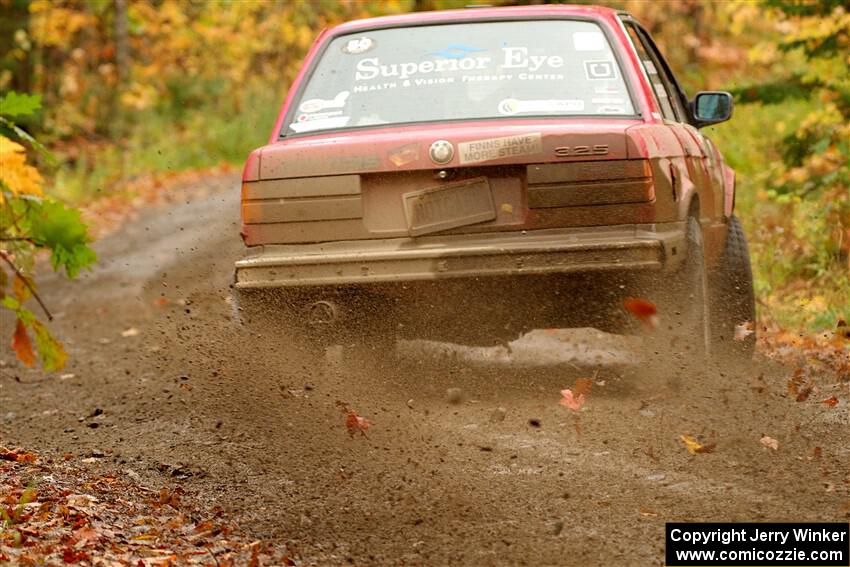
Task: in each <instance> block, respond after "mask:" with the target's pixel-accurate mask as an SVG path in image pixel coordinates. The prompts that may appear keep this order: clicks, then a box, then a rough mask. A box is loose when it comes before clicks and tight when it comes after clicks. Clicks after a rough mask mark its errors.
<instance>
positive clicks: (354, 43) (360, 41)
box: [342, 37, 375, 55]
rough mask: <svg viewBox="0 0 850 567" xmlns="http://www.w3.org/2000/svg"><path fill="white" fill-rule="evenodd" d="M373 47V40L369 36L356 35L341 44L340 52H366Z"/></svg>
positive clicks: (350, 53)
mask: <svg viewBox="0 0 850 567" xmlns="http://www.w3.org/2000/svg"><path fill="white" fill-rule="evenodd" d="M374 48H375V40H374V39H372V38H371V37H358V38H355V39H349V40H348V41H346V42H345V45H343V46H342V52H343V53H348V54H349V55H357V54H358V53H366V52H367V51H369V50H370V49H374Z"/></svg>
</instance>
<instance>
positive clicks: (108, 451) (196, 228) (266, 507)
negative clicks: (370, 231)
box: [0, 177, 850, 565]
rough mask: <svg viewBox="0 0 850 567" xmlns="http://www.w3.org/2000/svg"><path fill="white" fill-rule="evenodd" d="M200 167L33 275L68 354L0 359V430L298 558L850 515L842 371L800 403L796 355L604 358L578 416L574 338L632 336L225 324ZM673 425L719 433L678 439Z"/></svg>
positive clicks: (563, 549) (402, 560)
mask: <svg viewBox="0 0 850 567" xmlns="http://www.w3.org/2000/svg"><path fill="white" fill-rule="evenodd" d="M207 182H208V183H209V185H210V186H211V187H212V188H213V190H212V191H211V194H210V195H209V196H207V197H205V198H203V199H201V200H198V201H194V202H188V203H185V204H181V205H179V206H173V207H171V208H157V209H152V210H149V211H147V212H145V213H143V214H142V215H141V216H140V217H139V218H138V219H136V220H134V221H132V222H130V223H128V224H126V226H124V227H123V228H122V229H121V230H120V231H118V232H116V233H114V234H112V235H111V236H109V237H107V238H105V239H104V240H102V241H100V242H99V243H98V245H97V249H98V252H99V255H100V263H99V265H98V267H97V269H96V270H95V271H93V272H92V273H90V274H88V275H86V276H84V277H82V278H80V279H79V280H78V281H75V282H67V281H64V280H61V279H59V278H55V277H47V278H46V279H44V283H43V284H42V290H43V292H44V295H45V296H46V297H47V298H48V302H49V303H50V305H51V307H52V310H53V311H54V312H55V313H56V315H57V317H56V321H55V322H54V329H55V330H56V331H57V332H58V334H59V335H60V336H61V337H62V338H63V340H64V342H65V343H66V345H67V348H68V351H69V354H70V355H71V360H70V362H69V365H68V367H67V368H66V369H65V370H63V371H62V372H61V373H57V374H53V375H50V376H47V377H45V376H44V375H43V374H41V373H39V372H38V371H34V370H26V369H23V368H20V367H19V366H18V365H17V363H16V362H15V361H14V360H13V359H12V356H11V354H10V352H9V351H3V352H2V353H0V356H2V357H5V360H4V361H2V367H0V371H2V375H0V442H2V443H0V444H5V445H16V444H18V445H22V446H25V447H28V448H29V449H32V450H38V451H46V452H55V453H57V454H62V453H65V452H71V453H74V454H75V455H78V456H83V457H94V459H93V461H94V462H93V463H92V464H91V466H92V467H101V468H102V469H104V470H110V471H116V472H117V473H118V474H123V475H128V476H129V477H130V478H132V479H136V480H138V481H139V482H141V483H144V484H145V485H147V486H150V487H152V488H158V487H160V486H163V485H165V484H180V485H181V486H182V487H183V489H184V490H185V492H186V494H187V497H188V498H192V499H194V500H195V501H197V502H199V503H200V504H202V505H210V506H221V507H222V508H223V509H224V510H225V511H227V513H229V514H231V515H232V516H233V517H234V518H235V519H236V521H237V523H238V524H239V525H240V526H241V528H242V529H243V530H245V531H247V532H248V533H250V534H252V536H254V537H256V538H258V539H264V540H271V541H273V542H274V543H275V544H277V545H281V546H287V547H288V548H289V549H290V550H291V552H292V554H293V555H294V556H297V557H299V558H300V559H301V561H302V562H303V564H305V565H310V564H318V565H335V564H351V563H354V564H357V565H449V564H451V565H661V564H663V548H664V523H665V522H668V521H839V520H842V521H846V520H847V519H848V518H850V407H849V406H848V403H847V399H848V395H847V394H848V386H847V384H839V383H838V382H836V381H835V379H830V378H829V377H820V376H817V377H816V384H817V390H816V392H815V393H814V394H812V396H811V397H810V399H809V400H808V401H805V402H799V403H798V402H796V401H795V400H794V399H792V398H789V397H788V395H787V386H786V383H787V380H788V378H789V377H790V376H791V375H792V373H793V372H794V370H795V369H794V368H789V367H782V366H779V365H776V364H773V363H769V362H767V361H765V360H763V359H756V360H755V361H754V362H753V363H752V364H750V365H747V366H746V367H744V366H740V367H738V368H726V369H725V370H720V369H718V368H714V367H711V368H705V369H701V370H700V371H693V370H688V371H684V370H681V369H678V370H677V369H672V370H669V371H660V370H656V371H655V372H656V374H657V373H659V372H664V374H665V375H664V376H659V375H654V376H653V375H648V374H647V372H645V369H642V368H641V364H640V363H638V364H636V365H632V367H631V368H629V367H626V368H625V369H624V367H622V366H621V365H617V364H614V365H605V366H603V367H601V368H599V373H598V375H597V376H596V383H595V384H594V386H593V389H592V390H591V392H590V394H589V395H588V401H587V403H586V405H585V406H584V407H583V408H582V410H581V411H579V412H573V411H571V410H569V409H567V408H566V407H564V406H562V405H559V403H558V401H559V399H560V397H561V396H560V390H561V389H563V388H567V387H570V386H571V385H572V384H573V382H574V381H575V380H576V378H580V377H583V376H587V369H586V368H585V367H583V366H582V365H581V364H576V361H578V360H579V359H580V358H581V356H582V351H584V353H585V354H587V351H588V350H593V349H594V348H597V347H595V346H594V345H597V346H598V344H603V343H604V344H607V345H609V347H606V348H604V349H601V350H603V351H604V352H606V353H608V354H609V355H610V356H613V357H614V358H616V357H617V356H620V355H619V354H617V353H621V354H622V353H623V352H626V351H624V350H622V349H628V348H635V347H634V344H633V341H629V340H625V341H624V340H623V339H621V338H618V337H610V336H597V335H596V334H594V332H592V331H587V330H581V331H571V332H555V333H552V332H550V333H545V332H536V334H532V335H531V336H528V337H524V338H523V339H522V340H521V341H520V343H518V344H516V345H514V346H515V348H513V349H512V350H511V351H510V352H508V351H506V350H499V349H502V348H503V347H494V349H490V350H480V349H479V350H469V349H457V348H454V347H450V346H446V345H433V344H428V343H417V342H408V343H403V344H400V345H399V347H398V348H399V351H400V355H401V356H400V360H399V362H398V363H396V364H392V365H386V364H382V363H380V362H379V361H380V360H383V359H382V358H381V357H377V356H372V355H371V354H370V352H369V349H368V348H355V349H353V348H349V347H348V346H347V345H342V347H338V348H331V349H330V350H329V351H328V353H327V355H326V356H325V357H324V358H322V357H315V356H312V355H309V354H307V353H304V352H302V351H300V350H299V349H297V348H296V347H295V346H294V345H293V344H292V343H290V342H289V341H287V340H286V339H285V334H284V333H283V332H278V331H276V330H275V329H270V330H269V332H268V333H264V334H263V335H261V336H260V335H256V334H251V333H249V332H246V331H245V330H244V329H241V328H239V327H238V326H236V325H235V324H234V323H233V322H232V320H231V313H232V309H231V303H230V300H229V295H230V290H229V283H230V278H231V273H232V271H231V269H232V263H233V261H234V259H235V258H237V257H238V256H239V254H240V253H241V243H240V241H239V238H238V219H237V212H238V211H237V208H238V194H239V188H238V180H237V179H235V178H233V177H211V178H210V179H209V180H208V181H207ZM10 324H11V322H10V321H3V322H2V325H0V330H2V332H3V333H4V335H3V336H8V333H9V329H10ZM597 340H598V341H599V342H598V343H597V342H595V341H597ZM618 341H619V342H618ZM626 343H628V344H626ZM610 345H613V346H610ZM637 348H638V351H639V350H640V349H639V347H637ZM535 349H536V350H535ZM559 349H563V350H562V351H559ZM618 349H621V350H618ZM446 350H448V351H454V353H455V354H454V356H451V357H441V356H439V352H440V351H446ZM435 353H436V354H435ZM458 353H459V354H458ZM559 353H561V354H559ZM611 353H614V354H611ZM624 356H626V358H631V359H633V360H634V358H633V357H629V356H628V355H624ZM559 357H560V358H559ZM606 362H617V361H606ZM667 383H670V384H673V385H672V386H665V385H664V384H667ZM832 395H837V396H838V397H839V398H840V399H841V400H842V401H841V403H840V404H839V405H837V406H835V407H828V406H827V405H824V404H821V403H819V400H822V399H824V398H828V397H830V396H832ZM338 402H343V403H344V404H345V405H347V406H348V407H350V408H353V409H355V410H356V411H357V412H358V413H359V414H360V415H362V416H364V417H366V418H367V419H369V420H370V421H371V422H372V426H371V428H370V429H369V430H368V435H369V436H368V438H366V437H362V436H359V435H358V436H355V437H354V438H351V437H350V436H349V435H348V432H347V430H346V427H345V415H344V414H343V413H342V412H341V411H340V409H339V404H338ZM683 435H691V436H693V437H694V438H696V439H698V440H700V441H701V442H703V443H706V444H709V443H714V444H716V447H715V448H714V450H713V452H710V453H701V454H689V453H688V452H687V451H686V449H685V445H684V444H683V443H682V441H681V439H680V436H683ZM764 436H769V437H771V438H773V439H776V440H777V441H778V449H777V450H774V449H771V448H767V447H765V446H764V445H763V444H762V443H761V442H760V440H761V439H762V437H764Z"/></svg>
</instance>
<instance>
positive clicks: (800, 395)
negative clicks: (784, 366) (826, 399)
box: [788, 368, 814, 402]
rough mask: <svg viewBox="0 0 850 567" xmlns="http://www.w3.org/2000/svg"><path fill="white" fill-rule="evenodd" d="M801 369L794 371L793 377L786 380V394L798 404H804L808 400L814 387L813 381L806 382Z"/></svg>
mask: <svg viewBox="0 0 850 567" xmlns="http://www.w3.org/2000/svg"><path fill="white" fill-rule="evenodd" d="M804 374H805V373H804V372H803V369H802V368H798V369H797V370H795V371H794V376H792V377H791V378H789V379H788V394H789V395H790V396H792V397H794V399H796V400H797V401H798V402H805V401H806V400H807V399H809V395H811V393H812V388H813V387H814V381H811V380H810V381H809V382H806V381H805V378H804Z"/></svg>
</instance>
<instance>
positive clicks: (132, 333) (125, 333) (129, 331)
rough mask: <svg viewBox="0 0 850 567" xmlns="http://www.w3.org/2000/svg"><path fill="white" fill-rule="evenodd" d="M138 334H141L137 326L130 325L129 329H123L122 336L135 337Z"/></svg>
mask: <svg viewBox="0 0 850 567" xmlns="http://www.w3.org/2000/svg"><path fill="white" fill-rule="evenodd" d="M138 334H139V330H138V329H137V328H135V327H130V328H129V329H127V330H125V331H121V336H122V337H135V336H136V335H138Z"/></svg>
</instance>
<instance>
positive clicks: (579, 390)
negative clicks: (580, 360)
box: [573, 378, 593, 396]
mask: <svg viewBox="0 0 850 567" xmlns="http://www.w3.org/2000/svg"><path fill="white" fill-rule="evenodd" d="M592 387H593V380H592V379H591V378H579V379H578V380H576V383H575V384H573V394H575V395H576V396H584V395H586V394H589V393H590V389H591V388H592Z"/></svg>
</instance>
